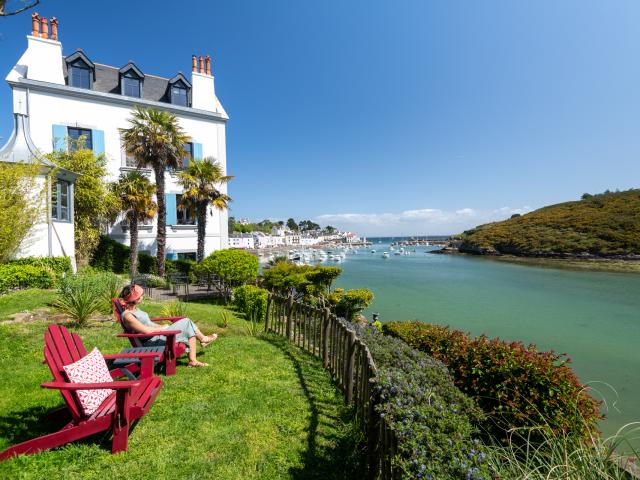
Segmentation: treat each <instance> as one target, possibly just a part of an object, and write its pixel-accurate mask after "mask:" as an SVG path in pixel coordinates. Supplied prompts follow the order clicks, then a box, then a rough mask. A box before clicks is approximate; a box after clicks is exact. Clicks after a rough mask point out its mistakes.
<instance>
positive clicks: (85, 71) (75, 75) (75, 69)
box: [68, 60, 91, 89]
mask: <svg viewBox="0 0 640 480" xmlns="http://www.w3.org/2000/svg"><path fill="white" fill-rule="evenodd" d="M68 69H69V85H70V86H72V87H78V88H88V89H91V68H90V67H89V65H87V64H86V63H84V62H83V61H81V60H78V61H75V62H73V63H72V64H70V65H69V67H68Z"/></svg>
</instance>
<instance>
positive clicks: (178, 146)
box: [119, 106, 190, 276]
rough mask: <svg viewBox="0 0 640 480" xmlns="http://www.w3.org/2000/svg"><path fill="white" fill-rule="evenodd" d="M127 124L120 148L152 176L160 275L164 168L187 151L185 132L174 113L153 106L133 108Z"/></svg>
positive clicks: (164, 222)
mask: <svg viewBox="0 0 640 480" xmlns="http://www.w3.org/2000/svg"><path fill="white" fill-rule="evenodd" d="M129 123H130V125H131V127H129V128H120V129H119V130H120V134H121V135H122V140H123V143H124V148H125V150H126V152H127V153H128V154H129V155H133V157H134V158H135V159H136V162H137V164H138V167H139V168H145V167H147V168H151V169H152V170H153V173H154V175H155V180H156V186H157V195H156V196H157V199H158V235H157V237H156V238H157V241H156V243H157V253H156V257H157V260H158V275H160V276H163V275H164V259H165V247H166V244H167V204H166V202H165V196H164V186H165V171H166V169H167V168H178V166H179V165H180V164H181V163H182V159H183V158H184V157H185V155H186V154H187V152H186V151H185V149H184V145H185V143H187V142H188V141H189V140H190V138H189V137H188V136H187V135H186V134H185V132H184V130H183V129H182V127H180V124H179V123H178V119H177V118H176V117H175V115H172V114H170V113H169V112H164V111H161V110H155V109H153V108H149V109H145V108H142V107H140V106H137V107H136V110H135V111H134V112H133V115H132V117H131V118H130V119H129Z"/></svg>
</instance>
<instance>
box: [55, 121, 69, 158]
mask: <svg viewBox="0 0 640 480" xmlns="http://www.w3.org/2000/svg"><path fill="white" fill-rule="evenodd" d="M53 149H54V150H62V151H64V152H66V151H67V127H66V126H64V125H53Z"/></svg>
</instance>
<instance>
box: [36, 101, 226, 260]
mask: <svg viewBox="0 0 640 480" xmlns="http://www.w3.org/2000/svg"><path fill="white" fill-rule="evenodd" d="M28 103H29V105H28V108H29V117H30V121H31V138H32V139H33V141H34V143H35V145H36V146H37V147H38V148H39V149H40V150H42V151H43V152H50V151H51V150H52V149H53V130H52V126H53V125H66V126H72V127H80V128H87V129H97V130H102V131H103V132H104V140H105V154H106V156H107V159H108V170H109V179H110V180H115V179H117V177H118V176H119V175H120V173H121V172H122V171H124V170H126V168H122V167H124V165H125V155H124V151H123V150H122V145H121V141H120V134H119V131H118V128H127V127H128V126H129V125H128V118H130V116H131V112H132V109H131V108H129V107H127V106H123V105H113V104H108V103H105V102H101V101H89V100H87V99H76V98H72V97H69V96H66V95H59V94H53V93H48V92H47V93H45V92H37V91H34V90H31V91H30V93H29V98H28ZM178 118H179V121H180V125H181V126H182V128H183V129H184V130H185V131H186V133H187V134H188V135H189V136H190V137H191V138H192V139H193V141H194V142H196V143H200V144H202V153H203V156H204V157H214V158H215V159H216V160H217V161H218V162H219V163H220V164H221V165H222V167H223V170H224V172H225V173H226V145H225V124H224V121H222V120H220V121H217V120H214V119H212V120H203V119H200V118H192V117H191V118H190V117H187V116H180V115H178ZM151 178H152V179H153V175H151ZM221 191H223V192H225V193H226V191H227V188H226V186H222V187H221ZM181 192H182V189H181V187H180V186H179V185H178V184H177V182H176V180H175V178H174V177H173V176H172V175H171V174H169V173H167V174H166V193H181ZM227 217H228V213H227V212H226V211H224V212H219V211H213V213H210V214H209V216H208V219H207V229H206V240H205V254H206V255H208V254H209V253H211V252H213V251H215V250H218V249H220V248H226V246H227V238H228V232H227V228H228V226H227ZM111 234H112V236H113V237H114V238H115V239H116V240H119V241H122V242H123V243H127V244H128V243H129V238H128V233H127V234H126V233H124V232H123V231H122V229H121V228H120V227H119V225H116V226H115V227H114V228H113V229H112V231H111ZM155 236H156V228H155V226H154V228H153V229H151V230H142V231H140V234H139V239H140V247H139V248H140V249H141V250H150V251H151V252H155ZM196 248H197V236H196V227H195V226H193V227H182V226H181V227H179V228H178V227H176V228H172V227H170V226H168V227H167V252H194V251H196Z"/></svg>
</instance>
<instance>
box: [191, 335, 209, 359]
mask: <svg viewBox="0 0 640 480" xmlns="http://www.w3.org/2000/svg"><path fill="white" fill-rule="evenodd" d="M208 365H209V364H208V363H204V362H200V361H198V358H197V357H196V337H195V336H193V337H191V338H189V366H190V367H206V366H208Z"/></svg>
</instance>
